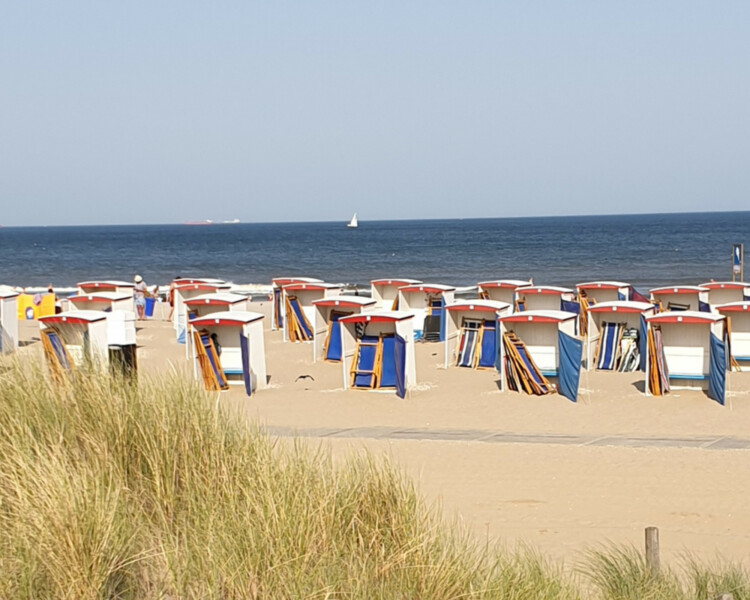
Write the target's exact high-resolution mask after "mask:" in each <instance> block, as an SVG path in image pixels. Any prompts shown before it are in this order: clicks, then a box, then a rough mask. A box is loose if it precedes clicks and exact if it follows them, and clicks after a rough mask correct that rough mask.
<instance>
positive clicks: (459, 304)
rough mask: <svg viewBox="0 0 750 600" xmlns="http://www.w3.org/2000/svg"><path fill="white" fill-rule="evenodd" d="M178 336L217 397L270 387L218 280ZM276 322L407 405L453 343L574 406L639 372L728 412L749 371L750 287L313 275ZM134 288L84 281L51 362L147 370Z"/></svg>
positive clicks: (281, 290)
mask: <svg viewBox="0 0 750 600" xmlns="http://www.w3.org/2000/svg"><path fill="white" fill-rule="evenodd" d="M171 287H172V288H173V290H174V295H173V304H174V309H173V311H172V323H173V326H174V329H175V339H176V341H177V342H178V343H182V344H184V345H185V356H186V359H187V360H189V361H191V362H192V366H193V372H194V375H195V377H196V378H198V379H201V380H202V381H203V383H204V385H205V387H206V388H207V389H209V390H223V389H228V387H229V386H230V385H232V384H236V385H241V386H244V389H245V391H246V393H247V394H248V395H250V394H252V393H254V392H255V391H256V390H258V389H262V388H264V387H265V386H266V383H267V374H266V364H265V350H264V335H265V333H264V329H266V328H265V327H264V323H263V321H264V316H263V315H262V314H261V313H258V312H254V311H252V310H250V309H251V308H252V303H251V301H250V298H249V297H248V296H246V295H241V294H237V293H233V292H232V286H231V284H229V283H226V282H224V281H222V280H218V279H210V278H180V279H178V280H175V281H174V282H173V284H172V286H171ZM271 290H272V294H271V297H270V299H271V302H272V311H271V323H270V327H269V328H268V329H270V330H272V331H278V332H279V335H281V336H282V337H283V340H284V342H288V343H309V344H310V347H311V351H312V360H313V361H327V362H330V363H333V364H338V365H339V368H340V369H341V371H342V382H343V387H344V388H355V389H366V390H387V391H393V392H395V393H396V394H397V395H398V396H400V397H404V396H405V395H406V394H407V393H408V391H409V390H410V389H412V388H414V387H415V386H416V385H417V383H418V380H417V370H416V359H415V343H437V344H442V346H443V357H444V365H445V367H446V368H450V367H454V366H455V367H463V368H470V369H492V370H495V371H497V372H498V374H499V377H500V386H501V389H512V390H518V391H521V392H525V393H528V394H534V395H542V394H549V393H560V394H562V395H564V396H565V397H567V398H569V399H571V400H576V398H577V396H578V383H579V379H580V372H581V369H582V368H583V369H585V370H600V371H621V372H629V371H642V372H643V374H644V378H645V386H644V389H645V392H646V393H647V394H649V395H662V394H665V393H668V392H669V391H670V390H671V389H682V388H699V389H703V390H705V391H706V392H707V394H708V396H709V397H711V398H713V399H714V400H716V401H718V402H720V403H722V404H723V403H724V401H725V397H726V388H727V377H726V373H727V371H728V370H731V369H734V370H737V371H739V370H750V284H746V283H744V282H714V281H711V282H707V283H705V284H702V285H700V286H691V285H678V286H668V287H660V288H655V289H652V290H650V293H649V295H648V297H647V296H645V295H642V294H640V293H638V292H637V291H636V290H635V289H634V287H633V286H632V285H629V284H627V283H624V282H617V281H595V282H586V283H581V284H579V285H577V286H576V287H575V289H570V288H563V287H557V286H543V285H534V284H533V283H532V282H531V281H530V280H495V281H484V282H480V283H479V284H478V285H477V287H476V289H475V290H472V292H473V293H472V292H468V293H467V292H466V291H465V290H464V291H463V293H462V294H460V297H457V295H456V293H457V290H456V288H454V287H452V286H448V285H442V284H430V283H424V282H421V281H417V280H412V279H377V280H373V281H372V282H371V287H370V293H369V295H368V294H367V293H366V292H364V293H362V292H356V291H355V292H354V293H352V291H351V290H348V289H345V288H344V287H342V286H341V285H339V284H332V283H326V282H323V281H321V280H318V279H313V278H307V277H279V278H275V279H273V280H272V282H271ZM132 292H133V284H131V283H127V282H120V281H93V282H82V283H80V284H78V288H77V291H76V294H75V295H74V296H72V297H70V298H68V299H67V301H66V306H65V310H63V311H62V312H59V314H52V315H46V316H41V317H39V318H38V320H39V323H40V328H41V334H42V343H43V345H44V349H45V356H46V358H47V362H48V364H49V365H50V368H51V369H52V370H53V372H54V373H55V374H56V375H58V376H60V375H62V374H63V373H64V372H65V371H66V370H69V369H74V368H75V367H76V365H80V364H82V363H84V362H87V361H93V362H96V363H101V364H109V365H111V366H113V367H116V368H118V369H120V370H122V371H123V372H124V373H133V372H134V371H135V370H136V368H137V356H136V354H137V353H136V341H135V320H134V313H133V294H132ZM14 301H15V295H14V293H13V292H11V291H5V292H0V333H1V334H2V335H1V338H2V339H1V340H0V342H1V343H2V346H0V348H1V349H2V351H3V352H7V351H11V350H13V349H14V348H15V347H16V346H17V343H18V323H17V319H18V317H19V314H18V312H19V311H18V307H17V306H16V304H15V302H14Z"/></svg>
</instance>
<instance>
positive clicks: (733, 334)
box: [715, 301, 750, 371]
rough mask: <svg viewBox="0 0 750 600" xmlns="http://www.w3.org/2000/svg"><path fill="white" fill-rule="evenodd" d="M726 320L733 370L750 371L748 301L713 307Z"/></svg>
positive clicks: (749, 303) (749, 307) (749, 304)
mask: <svg viewBox="0 0 750 600" xmlns="http://www.w3.org/2000/svg"><path fill="white" fill-rule="evenodd" d="M715 308H716V312H717V313H718V314H720V315H724V316H725V317H726V318H727V330H728V332H729V347H730V349H731V357H732V359H733V361H734V363H735V365H734V366H735V368H736V369H738V370H740V371H750V301H744V302H728V303H727V304H720V305H718V306H716V307H715Z"/></svg>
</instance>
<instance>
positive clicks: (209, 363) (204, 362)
mask: <svg viewBox="0 0 750 600" xmlns="http://www.w3.org/2000/svg"><path fill="white" fill-rule="evenodd" d="M193 341H194V342H195V354H196V357H197V358H198V364H199V365H200V368H201V375H202V376H203V384H204V385H205V387H206V389H207V390H208V391H219V390H227V389H229V384H228V383H227V378H226V376H225V375H224V371H223V370H222V368H221V362H220V361H219V355H218V354H217V352H216V348H215V347H214V342H213V340H212V339H211V336H210V335H209V334H208V333H206V332H201V333H199V332H197V331H194V332H193Z"/></svg>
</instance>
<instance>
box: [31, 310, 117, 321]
mask: <svg viewBox="0 0 750 600" xmlns="http://www.w3.org/2000/svg"><path fill="white" fill-rule="evenodd" d="M107 314H108V313H105V312H102V311H100V310H66V311H64V312H61V313H58V314H56V315H47V316H46V317H39V319H38V320H39V321H41V322H43V323H74V324H81V323H94V322H96V321H103V320H105V319H106V318H107Z"/></svg>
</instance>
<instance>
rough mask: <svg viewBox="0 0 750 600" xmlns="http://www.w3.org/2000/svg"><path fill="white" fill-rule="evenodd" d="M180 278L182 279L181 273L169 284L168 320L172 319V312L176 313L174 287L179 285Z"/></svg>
mask: <svg viewBox="0 0 750 600" xmlns="http://www.w3.org/2000/svg"><path fill="white" fill-rule="evenodd" d="M178 279H180V276H179V275H178V276H177V277H175V278H174V279H173V280H172V283H170V284H169V292H168V293H167V300H169V316H168V317H167V321H171V320H172V314H173V313H174V289H175V288H176V287H177V280H178Z"/></svg>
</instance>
